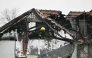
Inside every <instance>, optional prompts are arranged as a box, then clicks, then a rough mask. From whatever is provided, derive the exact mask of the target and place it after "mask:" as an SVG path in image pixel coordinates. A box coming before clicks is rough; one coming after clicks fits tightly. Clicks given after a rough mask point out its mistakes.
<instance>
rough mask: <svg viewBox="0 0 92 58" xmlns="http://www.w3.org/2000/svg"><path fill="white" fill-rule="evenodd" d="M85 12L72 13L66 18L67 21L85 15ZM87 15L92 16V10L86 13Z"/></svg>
mask: <svg viewBox="0 0 92 58" xmlns="http://www.w3.org/2000/svg"><path fill="white" fill-rule="evenodd" d="M84 12H85V11H70V12H69V14H68V15H67V16H66V20H69V19H72V18H75V17H77V16H79V15H81V14H83V13H84ZM85 13H86V14H90V15H92V10H91V11H89V12H85Z"/></svg>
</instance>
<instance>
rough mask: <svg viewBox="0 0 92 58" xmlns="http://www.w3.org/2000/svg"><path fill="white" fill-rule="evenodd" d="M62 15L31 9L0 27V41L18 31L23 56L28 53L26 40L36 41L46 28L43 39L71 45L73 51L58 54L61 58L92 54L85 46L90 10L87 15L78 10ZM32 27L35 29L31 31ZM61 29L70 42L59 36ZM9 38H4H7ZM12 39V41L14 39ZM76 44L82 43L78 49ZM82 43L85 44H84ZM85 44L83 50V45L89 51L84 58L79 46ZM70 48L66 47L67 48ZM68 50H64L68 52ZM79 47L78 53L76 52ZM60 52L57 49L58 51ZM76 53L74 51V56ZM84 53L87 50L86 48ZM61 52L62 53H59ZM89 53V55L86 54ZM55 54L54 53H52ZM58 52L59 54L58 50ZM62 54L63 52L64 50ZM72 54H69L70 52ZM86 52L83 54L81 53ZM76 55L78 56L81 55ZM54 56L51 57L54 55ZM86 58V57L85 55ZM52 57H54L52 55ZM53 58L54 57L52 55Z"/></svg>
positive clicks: (89, 36) (86, 44) (89, 38)
mask: <svg viewBox="0 0 92 58" xmlns="http://www.w3.org/2000/svg"><path fill="white" fill-rule="evenodd" d="M64 16H65V15H64V14H62V12H61V11H58V10H41V9H40V10H38V9H34V8H33V9H31V10H29V11H27V12H25V13H23V14H22V15H20V16H18V17H16V18H15V19H13V20H12V21H10V22H8V23H7V24H5V25H3V26H2V27H1V28H0V36H1V40H4V39H5V38H6V37H2V36H3V35H4V34H6V33H10V32H11V31H12V30H13V31H17V35H18V40H19V41H21V40H23V52H22V54H24V55H26V52H27V44H28V39H38V35H39V32H40V31H39V30H40V28H41V27H45V28H46V32H45V39H47V40H51V39H53V38H54V39H59V40H63V41H67V42H70V44H69V45H70V46H72V47H73V49H72V50H73V51H72V50H71V48H70V50H69V51H67V53H64V54H63V53H61V54H62V55H61V56H60V55H59V56H60V57H64V55H65V54H66V55H67V56H65V57H64V58H68V57H69V58H74V57H75V58H82V57H84V58H85V57H87V58H88V57H89V58H91V57H90V55H92V54H91V53H92V52H91V51H90V48H89V47H91V46H89V45H88V44H90V45H91V41H92V40H91V37H92V33H91V29H92V24H91V21H92V20H91V19H92V11H89V12H85V11H84V12H77V11H70V12H69V14H68V15H67V16H66V17H64ZM31 22H35V23H36V26H34V27H31V28H29V23H31ZM33 28H35V29H34V30H31V29H33ZM60 30H63V31H64V32H65V33H68V34H69V35H70V36H71V37H73V39H69V38H66V37H63V36H62V35H60V34H59V33H58V31H60ZM54 33H55V34H57V35H58V36H59V37H57V36H56V35H55V34H54ZM8 37H9V36H7V38H8ZM12 38H13V37H9V39H12ZM13 39H14V38H13ZM75 42H76V43H82V44H78V45H77V46H73V45H75ZM84 44H85V45H84ZM81 45H84V46H83V48H85V47H86V46H87V47H88V48H89V50H88V53H90V55H89V54H88V53H87V56H83V55H82V54H83V52H82V51H79V50H80V49H81V48H80V46H81ZM70 46H69V47H70ZM69 47H67V48H65V49H68V48H69ZM62 48H64V47H62ZM78 48H80V49H79V50H76V49H78ZM59 50H60V49H59ZM75 50H76V51H77V52H76V53H75ZM86 50H87V49H86ZM62 51H63V50H61V52H62ZM89 51H90V52H89ZM55 52H57V51H54V53H55ZM58 52H59V51H58ZM63 52H64V51H63ZM69 52H71V53H69ZM84 52H85V51H84ZM52 53H53V51H52V52H49V53H48V54H52ZM74 53H75V55H79V54H78V53H80V55H79V56H78V57H77V56H74ZM43 55H44V57H46V55H45V54H42V55H40V56H39V57H42V56H43ZM53 55H54V54H53ZM84 55H85V54H84ZM51 57H52V58H54V56H51ZM55 57H56V56H55Z"/></svg>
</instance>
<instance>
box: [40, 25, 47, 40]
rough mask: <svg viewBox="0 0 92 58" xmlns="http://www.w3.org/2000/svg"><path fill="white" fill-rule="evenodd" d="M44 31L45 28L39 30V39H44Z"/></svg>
mask: <svg viewBox="0 0 92 58" xmlns="http://www.w3.org/2000/svg"><path fill="white" fill-rule="evenodd" d="M45 30H46V29H45V27H41V28H40V33H39V35H38V38H39V39H44V34H45Z"/></svg>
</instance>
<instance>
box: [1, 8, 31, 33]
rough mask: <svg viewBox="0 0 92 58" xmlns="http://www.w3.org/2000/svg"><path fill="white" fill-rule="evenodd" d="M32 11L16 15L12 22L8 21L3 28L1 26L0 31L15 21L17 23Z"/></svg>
mask: <svg viewBox="0 0 92 58" xmlns="http://www.w3.org/2000/svg"><path fill="white" fill-rule="evenodd" d="M31 12H32V11H31V10H29V11H27V12H25V13H23V14H22V15H20V16H18V17H16V18H15V19H13V20H11V21H10V22H8V23H6V24H5V25H3V26H2V27H1V28H0V32H2V31H3V30H5V29H6V28H8V27H11V26H12V25H13V24H14V23H16V22H17V21H18V20H20V19H22V18H23V17H25V16H26V15H29V14H30V13H31Z"/></svg>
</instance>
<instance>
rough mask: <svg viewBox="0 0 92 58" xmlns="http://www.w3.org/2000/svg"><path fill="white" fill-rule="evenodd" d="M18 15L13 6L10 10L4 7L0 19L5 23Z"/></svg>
mask: <svg viewBox="0 0 92 58" xmlns="http://www.w3.org/2000/svg"><path fill="white" fill-rule="evenodd" d="M17 15H18V10H17V9H16V8H13V9H11V10H9V9H5V10H4V11H3V12H1V21H2V22H4V23H6V22H5V20H6V21H8V22H9V21H11V20H12V19H14V18H16V16H17Z"/></svg>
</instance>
